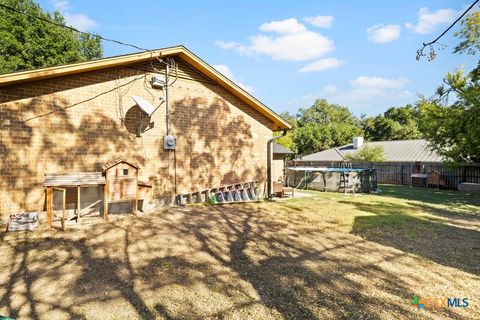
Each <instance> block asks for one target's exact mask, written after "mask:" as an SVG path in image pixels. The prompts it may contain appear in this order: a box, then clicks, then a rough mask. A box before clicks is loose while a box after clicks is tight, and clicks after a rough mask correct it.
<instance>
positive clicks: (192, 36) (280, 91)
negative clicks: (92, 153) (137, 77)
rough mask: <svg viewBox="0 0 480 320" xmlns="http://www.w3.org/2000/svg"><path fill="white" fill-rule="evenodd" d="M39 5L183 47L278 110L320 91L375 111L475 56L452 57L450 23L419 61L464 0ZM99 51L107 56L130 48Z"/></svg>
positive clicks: (429, 87) (426, 87)
mask: <svg viewBox="0 0 480 320" xmlns="http://www.w3.org/2000/svg"><path fill="white" fill-rule="evenodd" d="M38 2H39V4H40V6H41V7H42V8H43V9H45V10H47V11H53V10H55V9H57V10H59V11H61V12H62V13H63V14H64V16H65V17H66V18H67V21H68V22H69V23H70V24H71V25H72V26H75V27H77V28H79V29H81V30H85V31H90V32H95V33H99V34H101V35H102V36H104V37H107V38H113V39H118V40H122V41H124V42H129V43H133V44H136V45H138V46H141V47H146V48H149V49H155V48H161V47H167V46H172V45H178V44H183V45H185V46H186V47H188V48H189V49H190V50H192V51H193V52H194V53H196V54H197V55H199V56H200V57H201V58H202V59H204V60H205V61H207V62H208V63H209V64H211V65H214V66H216V67H217V68H218V69H219V70H220V71H221V72H223V73H224V74H225V75H227V76H229V77H231V78H232V79H233V80H234V81H236V82H237V83H239V84H240V85H242V86H243V87H244V88H245V89H247V90H248V91H250V92H251V93H252V94H253V95H254V96H255V97H257V98H258V99H260V100H261V101H262V102H264V103H265V104H266V105H268V106H269V107H270V108H272V109H273V110H275V111H277V112H282V111H289V112H290V113H295V112H296V111H297V110H298V108H302V107H303V108H305V107H308V106H310V105H312V103H313V102H314V100H315V99H317V98H326V99H328V100H329V101H330V102H334V103H340V104H342V105H345V106H347V107H349V108H350V110H352V112H354V113H355V114H357V115H360V114H361V113H366V114H368V115H373V114H377V113H379V112H382V111H384V110H386V109H387V108H388V107H391V106H401V105H404V104H406V103H413V102H415V101H416V98H417V95H418V94H423V95H425V96H430V95H432V94H433V92H434V90H435V87H436V86H438V85H439V84H441V81H442V77H443V75H444V74H445V73H446V72H448V71H452V70H454V69H455V68H461V67H462V66H464V67H465V68H466V69H467V70H469V69H471V68H472V67H473V66H474V65H475V64H476V61H477V59H478V58H475V56H468V55H456V54H452V50H453V48H454V47H455V44H456V43H458V39H457V38H455V37H453V33H454V32H455V31H456V30H458V29H459V26H456V27H455V28H454V29H453V30H452V31H451V32H450V33H448V34H447V35H446V36H445V37H444V38H442V39H441V40H440V42H441V43H442V44H444V45H446V47H445V49H444V50H438V51H437V53H438V56H437V58H436V59H435V60H434V61H427V60H426V59H422V60H421V61H416V60H415V53H416V50H417V49H418V48H419V47H420V46H421V44H422V42H428V41H431V40H433V39H434V38H435V37H436V36H437V35H438V34H440V33H441V32H442V31H443V30H444V29H445V28H446V27H448V25H449V24H450V23H451V22H452V21H453V20H454V19H455V18H456V17H458V16H459V15H460V14H461V12H463V10H465V8H466V7H467V6H468V5H469V4H470V3H471V2H470V1H461V0H460V1H459V0H457V1H442V0H436V1H423V0H416V1H413V0H404V1H373V0H372V1H361V2H360V1H354V0H351V1H338V0H337V1H245V0H244V1H236V2H227V1H202V2H195V1H180V0H177V1H143V0H137V1H118V0H117V1H114V0H102V1H94V0H83V1H80V0H68V1H64V0H41V1H38ZM104 48H105V56H113V55H118V54H125V53H130V52H132V49H130V48H127V47H123V46H119V45H115V44H111V43H104Z"/></svg>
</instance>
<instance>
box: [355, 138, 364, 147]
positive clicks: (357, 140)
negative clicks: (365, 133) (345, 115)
mask: <svg viewBox="0 0 480 320" xmlns="http://www.w3.org/2000/svg"><path fill="white" fill-rule="evenodd" d="M362 146H363V137H353V148H355V149H359V148H361V147H362Z"/></svg>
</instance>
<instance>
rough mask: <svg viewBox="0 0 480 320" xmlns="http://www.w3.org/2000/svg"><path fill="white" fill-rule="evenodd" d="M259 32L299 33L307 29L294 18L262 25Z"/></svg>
mask: <svg viewBox="0 0 480 320" xmlns="http://www.w3.org/2000/svg"><path fill="white" fill-rule="evenodd" d="M260 31H263V32H276V33H284V34H289V33H301V32H305V31H307V28H305V26H304V25H303V24H301V23H299V22H298V21H297V19H295V18H290V19H285V20H281V21H272V22H267V23H264V24H262V25H261V26H260Z"/></svg>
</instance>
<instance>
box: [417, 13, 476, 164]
mask: <svg viewBox="0 0 480 320" xmlns="http://www.w3.org/2000/svg"><path fill="white" fill-rule="evenodd" d="M462 25H463V28H462V29H461V30H460V31H459V32H457V33H456V36H458V37H460V39H462V41H461V42H460V44H459V45H458V46H457V47H456V48H455V50H454V52H456V53H460V54H462V53H467V54H472V55H475V54H476V53H477V52H478V50H479V49H480V45H479V38H480V37H479V35H480V13H479V12H474V13H472V14H470V15H469V16H468V17H467V18H465V19H464V21H463V22H462ZM479 75H480V72H479V67H477V68H475V69H474V70H472V71H471V72H469V73H467V74H465V73H464V71H463V70H457V71H455V72H451V73H448V74H447V75H446V76H445V78H444V80H443V82H444V84H443V85H442V86H440V87H438V88H437V91H436V94H435V96H434V97H433V98H431V99H425V98H422V99H420V101H419V102H418V105H419V111H420V123H421V130H422V132H423V133H424V135H425V137H426V138H427V139H428V140H429V141H430V143H431V146H432V147H433V148H434V149H435V150H436V151H437V152H438V153H439V154H440V155H442V156H443V157H444V159H445V160H446V161H449V162H480V77H479ZM451 96H453V97H454V99H451V98H452V97H451ZM452 100H453V102H452Z"/></svg>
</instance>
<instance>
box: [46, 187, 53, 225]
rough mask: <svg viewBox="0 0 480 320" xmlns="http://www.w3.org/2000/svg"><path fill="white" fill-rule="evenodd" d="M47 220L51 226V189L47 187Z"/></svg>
mask: <svg viewBox="0 0 480 320" xmlns="http://www.w3.org/2000/svg"><path fill="white" fill-rule="evenodd" d="M47 222H48V226H49V227H50V228H51V227H52V223H53V189H52V188H51V187H47Z"/></svg>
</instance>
